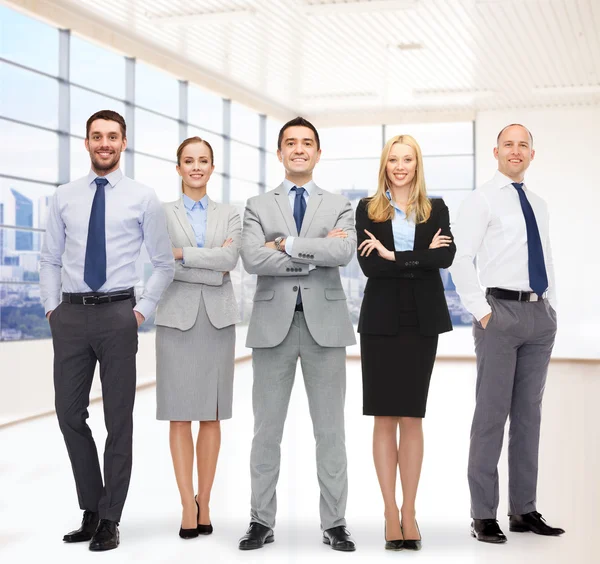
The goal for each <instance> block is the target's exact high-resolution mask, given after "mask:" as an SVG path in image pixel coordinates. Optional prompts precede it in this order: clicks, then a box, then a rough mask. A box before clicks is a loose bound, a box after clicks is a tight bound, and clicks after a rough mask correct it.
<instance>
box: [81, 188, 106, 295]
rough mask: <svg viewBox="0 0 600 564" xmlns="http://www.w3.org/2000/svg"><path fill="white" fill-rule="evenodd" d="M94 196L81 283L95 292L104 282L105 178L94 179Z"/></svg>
mask: <svg viewBox="0 0 600 564" xmlns="http://www.w3.org/2000/svg"><path fill="white" fill-rule="evenodd" d="M94 182H95V183H96V194H94V201H93V202H92V212H91V213H90V223H89V226H88V237H87V245H86V248H85V267H84V270H83V281H84V282H85V283H86V284H87V285H88V286H89V287H90V288H91V289H92V290H93V291H94V292H97V291H98V290H99V289H100V287H101V286H102V284H104V283H105V282H106V225H105V224H106V221H105V219H106V199H105V194H104V187H105V186H106V185H107V184H108V180H106V178H96V180H94Z"/></svg>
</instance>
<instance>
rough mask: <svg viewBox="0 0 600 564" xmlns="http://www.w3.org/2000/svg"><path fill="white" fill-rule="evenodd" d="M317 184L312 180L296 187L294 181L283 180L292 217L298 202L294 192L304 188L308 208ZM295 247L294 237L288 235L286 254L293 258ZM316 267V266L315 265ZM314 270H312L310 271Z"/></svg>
mask: <svg viewBox="0 0 600 564" xmlns="http://www.w3.org/2000/svg"><path fill="white" fill-rule="evenodd" d="M314 185H315V183H314V182H313V181H312V180H310V181H309V182H307V183H306V184H305V185H304V186H298V187H297V186H296V185H295V184H294V183H293V182H292V181H290V180H288V179H287V178H284V179H283V187H284V188H285V189H286V190H287V193H288V199H289V201H290V207H291V208H292V215H293V214H294V202H295V201H296V190H294V188H296V187H297V188H304V194H303V195H302V196H303V197H304V201H305V202H306V205H307V206H308V198H310V192H311V190H312V189H313V187H314ZM293 247H294V237H293V236H292V235H288V236H287V237H286V238H285V252H286V253H287V254H288V255H290V256H292V248H293ZM313 267H314V265H313ZM309 270H312V269H309Z"/></svg>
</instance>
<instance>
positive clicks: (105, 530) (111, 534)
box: [90, 519, 119, 552]
mask: <svg viewBox="0 0 600 564" xmlns="http://www.w3.org/2000/svg"><path fill="white" fill-rule="evenodd" d="M118 524H119V523H117V522H116V521H109V520H108V519H100V522H99V523H98V528H97V529H96V532H95V533H94V536H93V537H92V540H91V542H90V550H92V551H94V552H100V551H103V550H112V549H113V548H117V546H119V527H117V525H118Z"/></svg>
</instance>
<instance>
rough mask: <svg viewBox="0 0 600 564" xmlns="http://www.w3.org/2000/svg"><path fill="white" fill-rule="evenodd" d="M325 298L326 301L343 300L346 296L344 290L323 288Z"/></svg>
mask: <svg viewBox="0 0 600 564" xmlns="http://www.w3.org/2000/svg"><path fill="white" fill-rule="evenodd" d="M325 298H326V299H328V300H345V299H346V294H345V293H344V290H339V289H338V288H325Z"/></svg>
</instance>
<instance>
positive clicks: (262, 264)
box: [241, 184, 356, 348]
mask: <svg viewBox="0 0 600 564" xmlns="http://www.w3.org/2000/svg"><path fill="white" fill-rule="evenodd" d="M335 227H341V228H342V229H344V230H345V231H346V232H347V233H348V237H347V238H346V239H339V238H337V239H336V238H330V239H327V238H326V235H327V233H328V232H329V231H331V230H332V229H333V228H335ZM279 236H283V237H287V236H294V237H297V238H296V239H295V240H294V244H293V249H292V250H293V256H289V255H288V254H286V253H284V252H281V251H274V250H271V249H269V248H267V247H265V246H264V245H265V242H267V241H273V240H274V239H275V237H279ZM355 251H356V230H355V228H354V216H353V212H352V207H351V205H350V202H349V201H348V200H347V199H346V198H345V197H343V196H339V195H336V194H332V193H331V192H327V191H326V190H322V189H321V188H319V187H318V186H315V189H314V190H313V192H312V193H311V195H310V198H309V199H308V205H307V207H306V213H305V215H304V220H303V222H302V229H301V231H300V233H298V231H297V229H296V223H295V222H294V216H293V213H292V209H291V206H290V202H289V199H288V195H287V193H286V190H285V188H284V186H283V184H281V185H280V186H279V187H278V188H276V189H275V190H272V191H270V192H267V193H266V194H262V195H260V196H255V197H254V198H250V199H249V200H248V202H247V203H246V211H245V214H244V230H243V233H242V252H241V254H242V261H243V264H244V267H245V269H246V270H247V271H248V272H249V273H251V274H258V283H257V287H256V293H255V294H254V306H253V308H252V315H251V317H250V325H249V327H248V338H247V340H246V346H248V347H252V348H266V347H275V346H277V345H278V344H280V343H281V342H282V341H283V339H284V338H285V336H286V335H287V333H288V330H289V328H290V325H291V323H292V319H293V317H294V309H295V307H296V295H297V293H298V288H299V287H300V288H301V292H302V303H303V306H304V317H305V318H306V323H307V325H308V328H309V330H310V333H311V335H312V336H313V338H314V339H315V341H316V342H317V343H318V344H319V345H321V346H322V347H343V346H346V345H353V344H354V343H355V342H356V339H355V336H354V328H353V327H352V323H351V321H350V316H349V314H348V308H347V306H346V295H345V294H344V289H343V288H342V282H341V279H340V269H339V267H340V266H345V265H347V264H348V263H349V262H350V260H351V259H352V257H353V256H354V253H355ZM310 264H312V265H315V266H316V267H317V268H314V269H313V270H310V271H309V265H310Z"/></svg>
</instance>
